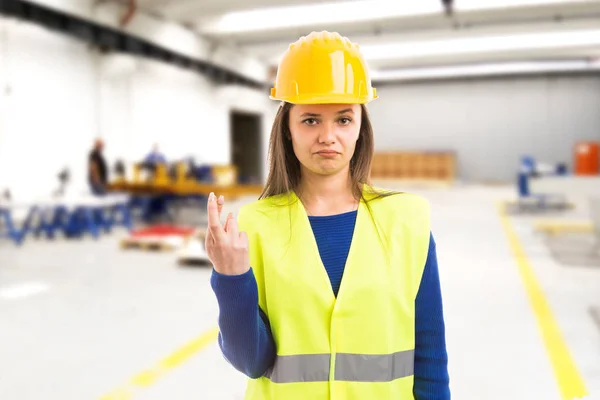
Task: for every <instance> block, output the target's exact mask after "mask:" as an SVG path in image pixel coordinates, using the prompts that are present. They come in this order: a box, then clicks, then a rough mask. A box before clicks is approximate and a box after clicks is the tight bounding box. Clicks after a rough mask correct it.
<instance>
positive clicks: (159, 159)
mask: <svg viewBox="0 0 600 400" xmlns="http://www.w3.org/2000/svg"><path fill="white" fill-rule="evenodd" d="M144 163H147V164H154V165H156V164H166V163H167V159H166V158H165V156H164V154H162V153H161V152H160V151H159V150H158V144H157V143H154V145H153V146H152V151H151V152H150V153H149V154H148V155H147V156H146V158H144Z"/></svg>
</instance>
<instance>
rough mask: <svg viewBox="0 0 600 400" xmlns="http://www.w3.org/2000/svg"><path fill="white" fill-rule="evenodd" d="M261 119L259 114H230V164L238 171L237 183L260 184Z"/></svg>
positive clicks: (235, 112) (236, 112) (261, 163)
mask: <svg viewBox="0 0 600 400" xmlns="http://www.w3.org/2000/svg"><path fill="white" fill-rule="evenodd" d="M261 119H262V116H261V115H260V114H251V113H244V112H239V111H232V112H231V114H230V123H231V125H230V126H231V135H230V136H231V163H232V164H233V165H235V166H236V167H237V169H238V181H239V183H259V184H260V183H261V182H262V173H263V171H262V165H263V162H262V139H261V136H262V135H261Z"/></svg>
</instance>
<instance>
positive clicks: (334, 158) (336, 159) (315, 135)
mask: <svg viewBox="0 0 600 400" xmlns="http://www.w3.org/2000/svg"><path fill="white" fill-rule="evenodd" d="M361 112H362V109H361V107H360V105H358V104H315V105H307V104H296V105H294V106H293V107H292V108H291V109H290V114H289V127H290V132H291V134H292V145H293V147H294V153H295V154H296V157H297V158H298V160H299V161H300V163H301V164H302V166H303V168H304V169H307V170H309V171H311V172H313V173H315V174H319V175H332V174H335V173H338V172H340V171H342V170H344V169H347V168H348V166H349V164H350V159H351V158H352V155H353V154H354V149H355V147H356V141H357V140H358V136H359V132H360V121H361Z"/></svg>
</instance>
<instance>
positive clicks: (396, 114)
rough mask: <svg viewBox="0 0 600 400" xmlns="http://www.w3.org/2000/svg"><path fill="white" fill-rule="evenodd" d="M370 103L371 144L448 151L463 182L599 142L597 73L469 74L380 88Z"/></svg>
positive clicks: (503, 175)
mask: <svg viewBox="0 0 600 400" xmlns="http://www.w3.org/2000/svg"><path fill="white" fill-rule="evenodd" d="M377 93H378V95H379V96H380V98H379V99H377V100H376V101H374V102H373V103H371V105H370V107H369V109H370V112H371V115H372V117H373V126H374V129H375V144H376V150H382V151H383V150H454V151H456V152H457V156H458V161H459V172H460V177H461V178H463V179H465V180H468V181H509V182H514V180H515V179H516V178H515V176H516V173H517V169H518V167H519V160H520V157H521V156H522V155H533V156H534V157H536V159H537V160H538V161H540V162H544V163H557V162H566V163H568V164H569V165H571V163H572V160H573V144H574V142H575V141H578V140H600V111H599V110H600V76H575V75H573V76H554V77H542V76H540V77H522V78H516V77H514V78H502V79H472V80H464V81H448V82H426V83H425V82H423V83H407V84H402V85H393V86H382V87H381V88H378V90H377Z"/></svg>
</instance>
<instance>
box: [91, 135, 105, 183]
mask: <svg viewBox="0 0 600 400" xmlns="http://www.w3.org/2000/svg"><path fill="white" fill-rule="evenodd" d="M103 150H104V141H102V139H96V141H95V142H94V147H93V148H92V151H90V154H89V156H88V183H89V186H90V189H91V190H92V193H94V194H104V193H106V185H107V183H108V166H107V163H106V159H105V158H104V154H103Z"/></svg>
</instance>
